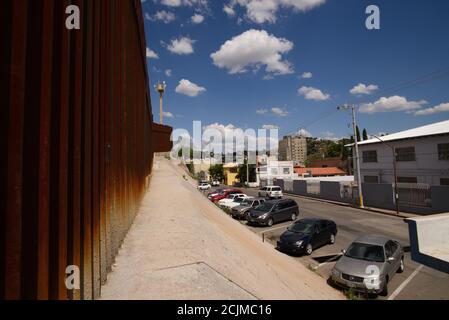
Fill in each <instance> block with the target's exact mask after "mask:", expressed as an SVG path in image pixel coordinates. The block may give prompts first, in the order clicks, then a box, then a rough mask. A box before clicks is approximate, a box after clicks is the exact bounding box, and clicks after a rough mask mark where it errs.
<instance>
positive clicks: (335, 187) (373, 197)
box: [273, 179, 449, 215]
mask: <svg viewBox="0 0 449 320" xmlns="http://www.w3.org/2000/svg"><path fill="white" fill-rule="evenodd" d="M273 184H274V185H276V186H280V187H281V188H282V190H284V192H286V193H291V194H296V195H299V196H308V197H314V198H319V199H325V200H332V201H339V202H345V203H354V199H351V198H343V196H342V188H343V186H342V184H341V183H340V182H334V181H321V182H320V183H319V189H320V190H319V193H318V194H315V193H309V192H308V186H307V181H306V180H282V179H277V180H275V181H274V182H273ZM362 188H363V197H364V202H365V205H366V206H368V207H373V208H381V209H387V210H396V205H395V203H394V192H393V186H392V185H391V184H387V183H384V184H382V183H379V184H375V183H372V184H371V183H364V184H363V185H362ZM431 192H432V207H411V206H400V208H399V210H400V211H402V212H410V213H416V214H422V215H428V214H432V213H443V212H448V211H449V187H448V186H435V187H432V188H431Z"/></svg>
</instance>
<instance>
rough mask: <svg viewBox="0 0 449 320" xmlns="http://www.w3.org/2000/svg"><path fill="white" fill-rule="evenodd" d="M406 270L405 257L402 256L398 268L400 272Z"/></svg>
mask: <svg viewBox="0 0 449 320" xmlns="http://www.w3.org/2000/svg"><path fill="white" fill-rule="evenodd" d="M404 270H405V265H404V257H402V258H401V262H400V264H399V269H398V273H402V272H404Z"/></svg>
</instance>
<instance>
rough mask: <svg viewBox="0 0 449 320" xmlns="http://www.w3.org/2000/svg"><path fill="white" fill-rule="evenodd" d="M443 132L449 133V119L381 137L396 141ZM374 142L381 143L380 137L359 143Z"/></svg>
mask: <svg viewBox="0 0 449 320" xmlns="http://www.w3.org/2000/svg"><path fill="white" fill-rule="evenodd" d="M441 134H449V120H446V121H442V122H437V123H432V124H429V125H426V126H422V127H418V128H414V129H409V130H405V131H401V132H397V133H393V134H389V135H386V136H382V137H380V138H381V139H382V140H383V141H385V142H388V141H395V140H403V139H411V138H419V137H427V136H434V135H441ZM372 143H380V141H379V139H376V138H373V139H369V140H365V141H361V142H359V145H365V144H372Z"/></svg>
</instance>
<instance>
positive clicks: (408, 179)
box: [398, 177, 418, 183]
mask: <svg viewBox="0 0 449 320" xmlns="http://www.w3.org/2000/svg"><path fill="white" fill-rule="evenodd" d="M398 183H418V178H417V177H398Z"/></svg>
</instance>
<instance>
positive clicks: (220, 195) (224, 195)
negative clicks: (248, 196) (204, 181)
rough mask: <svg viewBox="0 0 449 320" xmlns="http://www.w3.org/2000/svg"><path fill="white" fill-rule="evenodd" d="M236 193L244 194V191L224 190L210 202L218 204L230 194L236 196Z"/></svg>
mask: <svg viewBox="0 0 449 320" xmlns="http://www.w3.org/2000/svg"><path fill="white" fill-rule="evenodd" d="M234 193H243V192H242V190H239V189H227V190H224V191H223V192H221V193H219V194H217V195H215V196H213V197H211V198H210V200H211V201H212V202H218V201H220V200H221V199H224V198H226V197H227V196H229V195H230V194H234Z"/></svg>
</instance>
